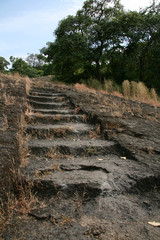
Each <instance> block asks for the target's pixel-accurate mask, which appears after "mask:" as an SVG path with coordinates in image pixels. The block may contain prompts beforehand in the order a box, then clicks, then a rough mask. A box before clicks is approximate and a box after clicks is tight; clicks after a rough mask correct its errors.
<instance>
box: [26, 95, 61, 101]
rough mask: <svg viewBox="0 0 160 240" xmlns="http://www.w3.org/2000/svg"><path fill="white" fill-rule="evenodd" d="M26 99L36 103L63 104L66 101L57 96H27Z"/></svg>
mask: <svg viewBox="0 0 160 240" xmlns="http://www.w3.org/2000/svg"><path fill="white" fill-rule="evenodd" d="M28 99H29V100H33V101H37V102H63V101H65V100H66V97H65V96H64V95H58V96H56V95H55V96H50V97H48V96H47V97H43V96H35V95H28Z"/></svg>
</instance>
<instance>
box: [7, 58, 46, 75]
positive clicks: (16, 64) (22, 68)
mask: <svg viewBox="0 0 160 240" xmlns="http://www.w3.org/2000/svg"><path fill="white" fill-rule="evenodd" d="M10 61H11V62H12V68H11V70H10V71H11V72H13V73H15V72H18V73H19V74H21V75H23V76H28V77H31V78H32V77H38V76H42V75H43V71H41V70H37V69H35V68H33V67H31V66H30V65H29V64H28V63H26V62H25V61H24V60H23V59H22V58H15V57H13V56H11V57H10Z"/></svg>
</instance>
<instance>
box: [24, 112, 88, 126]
mask: <svg viewBox="0 0 160 240" xmlns="http://www.w3.org/2000/svg"><path fill="white" fill-rule="evenodd" d="M25 119H26V122H27V123H28V124H42V123H43V124H59V123H66V124H67V123H69V122H85V121H86V115H85V114H84V115H81V114H77V115H75V114H66V115H63V114H57V115H51V114H40V113H37V114H31V115H26V117H25Z"/></svg>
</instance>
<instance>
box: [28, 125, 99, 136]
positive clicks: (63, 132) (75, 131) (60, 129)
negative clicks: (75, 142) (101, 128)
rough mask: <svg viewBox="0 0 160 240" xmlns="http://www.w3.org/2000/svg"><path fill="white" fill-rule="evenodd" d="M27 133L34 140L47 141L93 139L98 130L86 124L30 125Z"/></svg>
mask: <svg viewBox="0 0 160 240" xmlns="http://www.w3.org/2000/svg"><path fill="white" fill-rule="evenodd" d="M25 131H26V133H28V134H30V135H31V137H32V138H38V139H47V138H60V137H62V138H73V137H74V138H75V137H76V138H81V139H82V137H83V139H84V138H89V134H90V137H93V132H94V131H95V136H96V129H95V127H94V126H92V125H90V124H84V123H72V124H71V123H70V124H56V125H51V124H48V125H47V124H42V125H36V126H33V125H28V126H27V128H26V130H25Z"/></svg>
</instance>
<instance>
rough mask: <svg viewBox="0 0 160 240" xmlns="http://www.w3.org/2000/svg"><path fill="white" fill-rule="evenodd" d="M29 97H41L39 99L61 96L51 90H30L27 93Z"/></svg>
mask: <svg viewBox="0 0 160 240" xmlns="http://www.w3.org/2000/svg"><path fill="white" fill-rule="evenodd" d="M29 95H32V96H41V97H55V96H56V97H58V96H61V95H62V93H57V92H54V91H53V90H50V91H44V90H42V91H40V90H31V91H30V92H29Z"/></svg>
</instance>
